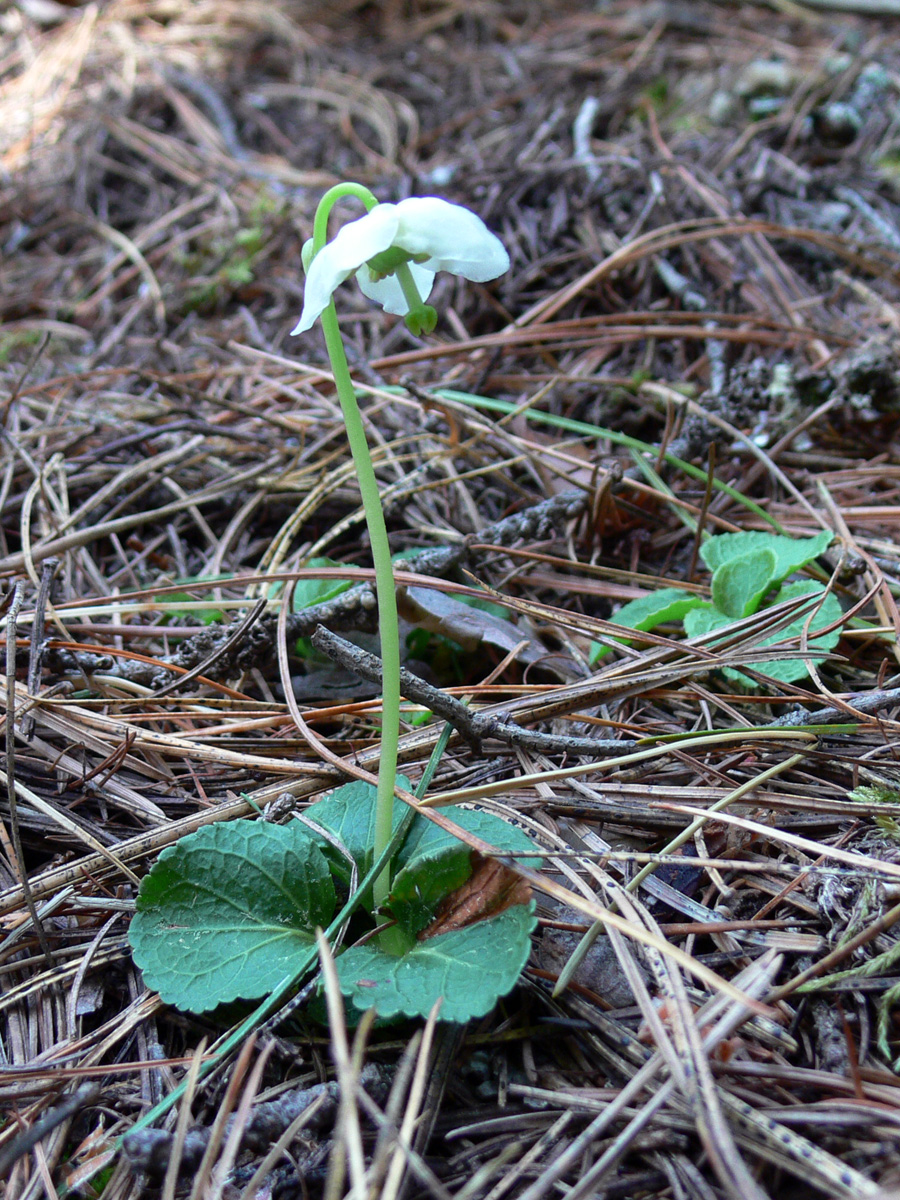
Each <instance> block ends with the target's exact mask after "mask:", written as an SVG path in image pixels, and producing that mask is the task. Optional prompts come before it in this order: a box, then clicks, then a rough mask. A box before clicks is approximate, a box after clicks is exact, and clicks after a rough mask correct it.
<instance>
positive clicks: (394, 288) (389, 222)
mask: <svg viewBox="0 0 900 1200" xmlns="http://www.w3.org/2000/svg"><path fill="white" fill-rule="evenodd" d="M393 250H396V251H399V252H401V253H399V254H396V255H389V256H387V258H388V262H384V261H382V262H380V263H378V262H376V263H375V264H372V265H371V266H370V265H369V264H370V263H371V260H372V259H373V258H376V256H379V255H383V254H384V252H385V251H393ZM401 262H408V263H409V269H410V271H411V272H412V277H413V281H414V282H415V284H416V287H417V288H418V290H419V295H420V296H421V298H422V300H423V301H425V300H427V299H428V296H429V294H430V292H431V288H432V284H433V282H434V276H435V273H436V272H437V271H452V272H453V274H454V275H462V276H464V278H466V279H471V280H473V281H474V282H476V283H483V282H484V281H485V280H487V279H496V278H497V276H498V275H502V274H503V272H504V271H506V270H508V269H509V255H508V254H507V253H506V250H505V248H504V246H503V243H502V242H501V241H500V239H499V238H498V237H495V236H494V234H492V233H491V232H490V230H489V229H488V227H487V226H486V225H485V224H484V222H483V221H482V220H481V218H480V217H477V216H476V215H475V213H473V212H470V211H469V209H467V208H463V207H462V206H461V205H459V204H450V203H449V202H448V201H447V200H439V199H438V198H437V197H436V196H420V197H418V196H417V197H412V198H410V199H409V200H401V201H400V203H399V204H379V205H376V207H375V208H373V209H372V210H371V212H368V213H366V215H365V216H364V217H360V219H359V220H358V221H351V222H350V224H349V225H344V226H343V228H342V229H341V230H340V231H339V232H338V234H337V236H336V237H335V238H333V239H332V241H330V242H327V243H326V244H325V245H324V246H323V247H322V249H321V250H320V251H319V253H318V254H317V255H316V257H315V258H314V259H313V261H312V263H311V264H310V266H309V273H308V274H307V276H306V287H305V289H304V294H303V312H302V313H301V314H300V320H299V322H298V323H297V326H296V328H295V329H292V330H291V332H292V333H304V332H305V331H306V330H307V329H311V328H312V326H313V324H314V323H315V320H316V318H317V317H318V316H319V314H320V313H321V312H322V311H323V309H325V308H326V307H327V305H328V302H329V301H330V300H331V296H332V293H333V292H334V290H335V288H337V287H338V285H339V284H341V283H343V282H344V280H345V279H347V278H349V276H350V275H352V274H353V273H354V272H356V278H357V280H358V282H359V286H360V287H361V288H362V290H363V292H364V294H365V295H366V296H368V297H369V299H370V300H375V301H377V302H378V303H379V304H380V305H381V306H382V308H384V309H385V311H386V312H389V313H396V314H397V315H399V316H405V315H406V314H407V313H408V312H409V305H408V303H407V301H406V297H405V296H404V294H403V290H402V288H401V287H400V283H399V281H398V280H397V277H396V275H394V274H393V273H392V270H393V269H394V268H396V266H398V265H399V264H400V263H401Z"/></svg>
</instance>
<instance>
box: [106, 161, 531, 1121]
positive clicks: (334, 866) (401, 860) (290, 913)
mask: <svg viewBox="0 0 900 1200" xmlns="http://www.w3.org/2000/svg"><path fill="white" fill-rule="evenodd" d="M344 196H352V197H355V198H356V199H358V200H361V201H362V203H363V204H364V206H365V207H366V209H367V215H366V216H365V217H363V218H362V219H361V220H359V221H354V222H352V223H351V224H349V225H347V226H345V227H344V228H343V229H342V230H341V231H340V232H339V233H338V234H337V236H336V237H335V238H334V241H333V242H331V243H328V241H327V234H328V216H329V213H330V212H331V209H332V207H333V205H334V203H335V201H336V200H338V199H340V198H341V197H344ZM508 263H509V260H508V257H507V254H506V251H505V250H504V249H503V247H502V245H501V244H500V242H499V241H498V240H497V238H495V237H494V235H493V234H492V233H490V232H489V231H488V230H487V228H486V227H485V226H484V225H483V223H482V222H481V221H480V219H479V218H478V217H476V216H475V214H474V213H470V212H469V211H468V210H467V209H464V208H460V207H459V206H458V205H454V204H448V203H447V202H446V201H443V200H438V199H436V198H434V197H426V198H423V199H418V200H404V201H402V202H401V203H400V204H378V202H377V200H376V199H375V197H374V196H373V195H372V193H371V192H370V191H369V190H368V189H367V188H364V187H361V186H360V185H359V184H352V183H347V184H341V185H339V186H338V187H335V188H332V189H331V190H330V191H329V192H327V193H326V194H325V196H324V197H323V198H322V200H321V202H320V204H319V207H318V210H317V212H316V218H315V224H314V227H313V237H312V241H311V244H309V245H308V246H307V247H305V248H304V266H305V267H306V269H307V271H308V275H307V286H306V295H305V304H304V308H303V316H302V318H301V320H300V324H299V325H298V327H297V329H298V331H301V332H302V331H303V330H306V329H310V328H311V327H312V324H313V323H314V322H315V320H316V319H317V318H320V319H321V321H322V330H323V332H324V334H325V343H326V346H327V348H328V354H329V357H330V359H331V364H332V368H333V371H334V381H335V387H336V389H337V393H338V397H339V399H340V402H341V409H342V412H343V415H344V422H345V425H346V428H347V438H348V441H349V443H350V449H351V452H352V455H353V460H354V464H355V466H356V472H357V478H358V479H359V486H360V493H361V496H362V501H363V507H364V510H365V515H366V523H367V525H368V529H369V538H370V542H371V546H372V559H373V563H374V566H375V582H376V588H377V593H378V619H379V629H380V634H381V655H382V725H381V747H380V761H379V771H378V786H377V787H374V786H372V785H370V784H369V783H368V782H363V781H354V782H353V783H348V784H344V785H343V786H342V787H339V788H337V789H336V790H335V791H334V792H333V793H332V794H331V795H330V796H327V797H325V798H324V799H322V800H320V801H318V802H317V803H316V804H314V805H312V806H311V807H310V808H309V809H307V811H306V813H305V821H304V822H303V823H301V822H292V823H291V824H289V825H286V826H277V825H271V824H269V823H267V822H266V821H262V820H260V821H226V822H222V823H221V824H215V825H214V826H211V827H209V828H205V829H200V830H198V831H197V832H196V833H194V834H189V835H188V836H186V837H183V838H181V839H180V840H179V841H178V842H177V843H176V845H174V846H171V847H168V848H167V849H166V850H164V851H163V852H162V853H161V854H160V856H159V858H158V860H157V862H156V863H155V864H154V866H153V868H152V869H151V871H150V872H149V874H148V875H147V876H146V877H145V878H144V880H143V881H142V883H141V888H140V892H139V894H138V898H137V905H136V908H137V911H136V915H135V917H134V920H133V921H132V923H131V927H130V931H129V937H130V940H131V944H132V948H133V951H134V958H135V962H136V963H137V964H138V966H139V967H140V968H141V969H142V971H143V972H144V978H145V980H146V981H147V983H148V984H149V985H150V986H151V987H155V988H156V989H157V990H158V991H159V994H160V996H161V997H162V998H163V1000H165V1001H167V1002H168V1003H171V1004H176V1005H178V1006H179V1007H182V1008H188V1009H190V1010H192V1011H195V1012H204V1011H208V1010H210V1009H213V1008H214V1007H215V1006H216V1005H218V1004H220V1003H222V1002H223V1001H231V1000H236V999H241V1000H254V999H257V998H258V997H261V996H265V995H267V994H270V996H269V1000H267V1001H264V1002H263V1003H262V1004H261V1005H260V1007H259V1009H258V1010H257V1011H256V1014H255V1015H254V1016H253V1018H252V1019H253V1021H254V1022H255V1021H257V1020H262V1019H264V1017H265V1016H267V1015H268V1014H269V1013H270V1012H271V1011H272V1005H273V1004H274V1003H275V1000H274V999H273V997H274V998H282V997H284V996H285V995H286V994H287V993H288V992H289V991H290V990H291V989H292V988H293V987H295V986H296V985H297V984H298V983H299V982H300V981H301V980H302V979H303V978H304V977H305V975H306V974H308V972H309V971H310V970H311V969H312V965H313V963H314V961H315V954H316V952H315V945H314V937H315V929H316V927H317V926H320V927H321V926H327V936H331V937H334V936H335V935H336V933H337V931H338V930H339V929H343V928H344V927H345V924H346V922H347V921H348V920H350V922H351V924H350V926H349V933H348V941H349V942H352V941H354V940H356V941H357V944H356V945H348V946H347V947H346V948H345V949H343V950H342V951H341V953H340V954H339V956H338V957H337V960H336V966H337V972H338V977H339V980H340V984H341V990H342V991H343V993H344V995H345V996H346V997H347V998H348V1000H349V1001H350V1004H351V1006H353V1007H354V1008H356V1009H358V1010H360V1011H362V1010H365V1009H368V1008H370V1007H374V1008H375V1009H376V1011H377V1012H378V1013H379V1014H380V1015H381V1016H385V1017H391V1016H425V1015H427V1014H428V1013H429V1012H430V1011H431V1010H432V1008H433V1006H434V1004H435V1002H436V1001H437V1000H438V999H440V1000H441V1001H442V1008H441V1019H442V1020H447V1021H466V1020H469V1018H471V1017H473V1016H482V1015H484V1014H485V1013H486V1012H488V1011H489V1009H490V1008H491V1007H492V1006H493V1004H494V1003H495V1002H496V1000H497V999H498V997H500V996H502V995H505V994H506V992H508V991H509V990H510V988H512V987H513V986H514V985H515V983H516V980H517V979H518V977H519V974H520V972H521V970H522V967H523V966H524V965H525V963H526V961H527V959H528V953H529V949H530V939H531V932H532V930H533V928H534V926H535V924H536V917H535V915H534V904H533V902H532V901H530V900H529V899H528V898H527V895H525V893H524V892H523V891H522V890H520V889H518V888H517V887H512V886H510V885H509V880H508V879H505V878H504V875H503V872H504V871H506V868H505V867H502V866H501V867H500V868H499V873H498V872H497V871H493V869H492V870H491V872H490V873H489V879H488V880H487V881H486V880H485V878H484V877H483V874H478V875H477V879H476V880H475V882H471V881H472V879H473V878H475V876H476V873H477V872H479V871H481V867H482V866H483V864H482V863H481V860H480V857H479V856H478V855H477V854H474V853H473V852H472V850H471V849H470V848H469V846H468V845H466V840H468V839H467V837H466V836H465V835H464V836H463V837H462V840H461V839H460V837H457V836H456V835H455V834H454V833H452V832H450V831H449V830H445V829H443V828H441V827H440V826H439V825H436V824H434V823H433V822H432V821H430V820H428V819H427V818H426V817H425V816H424V815H423V814H422V813H421V812H419V811H417V810H415V809H413V808H407V807H405V806H397V808H396V810H395V806H394V791H395V788H397V787H400V788H403V789H405V790H407V791H408V790H409V788H410V787H411V784H410V781H409V780H408V779H404V778H403V777H402V776H401V777H397V775H396V768H397V742H398V736H399V731H400V641H399V635H398V621H397V602H396V596H395V594H394V576H393V568H392V564H391V554H390V548H389V545H388V538H387V530H386V527H385V522H384V514H383V512H382V509H381V499H380V495H379V491H378V484H377V481H376V478H375V472H374V469H373V467H372V461H371V458H370V456H369V450H368V446H367V444H366V437H365V430H364V428H363V423H362V418H361V417H360V413H359V408H358V406H357V403H356V396H355V392H354V388H353V383H352V380H351V378H350V371H349V369H348V366H347V358H346V355H345V353H344V347H343V344H342V342H341V336H340V330H339V328H338V320H337V313H336V311H335V307H334V302H333V299H332V294H333V292H334V290H335V288H337V287H338V286H339V284H340V283H342V282H343V281H344V280H345V279H347V278H349V276H350V275H351V274H353V273H354V272H357V274H358V275H359V277H360V281H361V283H362V287H363V291H364V292H365V293H366V294H367V295H369V296H372V297H373V298H374V299H376V300H377V301H378V302H379V303H381V304H382V305H383V306H384V307H385V308H386V309H388V311H390V312H396V313H399V314H405V316H406V321H407V324H408V325H409V327H410V328H411V329H413V330H415V331H417V332H421V331H424V330H427V329H432V328H434V324H435V321H436V320H437V315H436V313H435V312H434V309H432V308H430V307H429V306H428V305H427V304H426V303H425V301H424V300H423V298H422V294H423V292H424V294H425V296H426V297H427V295H428V294H429V293H430V291H431V285H432V280H433V278H434V273H435V272H436V271H438V270H451V271H456V272H457V273H458V274H461V275H465V276H467V277H468V278H470V279H477V280H486V279H490V278H494V277H495V276H496V275H499V274H500V273H501V272H502V271H504V270H505V269H506V267H507V266H508ZM299 598H300V597H299V591H298V593H297V594H296V595H295V603H296V602H298V599H299ZM315 598H316V599H321V596H320V595H318V594H316V596H315ZM300 602H301V603H303V602H304V601H303V600H300ZM305 602H306V603H309V602H310V597H309V593H308V592H307V595H306V600H305ZM447 736H449V734H445V735H442V737H441V739H439V742H438V745H437V746H436V748H435V753H434V754H433V755H432V759H431V761H430V762H429V764H428V767H427V768H426V771H425V773H424V775H423V777H422V779H421V780H420V781H419V785H418V787H417V788H416V796H417V797H418V798H422V797H423V796H424V795H425V792H426V790H427V788H428V786H429V782H430V779H431V776H432V774H433V772H434V770H435V769H436V767H437V764H438V761H439V759H440V757H441V754H442V753H443V750H444V747H445V746H446V738H447ZM454 821H455V822H456V823H457V824H458V825H459V826H460V827H461V828H462V829H463V830H465V831H467V834H468V835H471V836H472V837H474V838H476V839H478V841H479V842H487V843H488V844H490V845H492V846H494V847H496V848H498V849H499V850H500V852H501V853H502V854H504V855H514V856H515V857H516V859H517V861H519V862H520V864H522V865H529V864H530V865H538V866H539V865H540V860H539V858H538V859H537V860H535V858H534V856H535V853H536V851H535V849H534V843H533V842H532V841H531V839H530V838H529V837H528V835H527V834H525V833H523V832H521V831H520V830H518V829H516V828H515V827H514V826H512V825H510V824H509V823H508V822H506V821H504V820H502V819H501V818H500V817H498V816H495V815H494V814H492V813H489V812H484V811H481V810H475V809H460V810H458V811H455V812H454ZM338 851H340V852H338ZM520 855H524V856H525V857H524V858H522V857H520ZM507 874H508V872H507ZM513 878H514V877H513ZM466 888H468V889H469V890H468V892H466V893H465V899H466V903H465V904H462V903H460V902H459V899H460V897H459V894H460V893H461V892H462V891H463V889H466ZM473 900H477V903H473ZM336 910H339V911H337V912H336ZM385 918H387V919H388V920H389V921H393V925H391V926H390V927H388V928H387V929H384V930H382V931H381V932H380V933H379V932H378V927H379V923H381V922H383V921H384V920H385ZM373 934H376V936H375V937H374V939H373V937H372V935H373ZM248 1020H249V1018H248ZM254 1027H255V1025H254ZM243 1028H244V1026H243V1025H242V1026H241V1029H243ZM226 1044H227V1045H228V1046H229V1047H232V1046H234V1045H235V1044H237V1042H236V1041H234V1040H233V1039H229V1040H228V1041H227V1043H226ZM167 1103H168V1101H167ZM160 1111H161V1107H160V1106H157V1109H154V1110H153V1113H152V1114H149V1116H148V1118H147V1119H148V1120H149V1119H150V1117H153V1118H154V1119H155V1116H156V1115H158V1114H159V1112H160Z"/></svg>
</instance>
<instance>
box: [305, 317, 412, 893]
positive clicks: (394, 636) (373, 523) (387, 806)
mask: <svg viewBox="0 0 900 1200" xmlns="http://www.w3.org/2000/svg"><path fill="white" fill-rule="evenodd" d="M322 329H323V331H324V333H325V345H326V347H327V348H328V357H329V358H330V359H331V369H332V371H333V373H334V383H335V387H336V388H337V394H338V399H339V400H340V402H341V411H342V412H343V414H344V424H345V425H346V427H347V440H348V442H349V443H350V453H351V454H352V455H353V464H354V466H355V467H356V474H357V478H358V480H359V491H360V495H361V496H362V502H363V509H364V510H365V514H366V524H367V526H368V529H369V542H370V544H371V546H372V563H373V565H374V567H375V586H376V589H377V593H378V631H379V634H380V636H381V670H382V683H381V749H380V752H379V758H378V799H377V801H376V805H375V846H374V851H375V857H376V858H377V857H378V856H379V855H380V854H381V852H382V850H383V849H384V847H385V846H386V845H387V844H388V842H389V841H390V837H391V817H392V813H393V809H394V778H395V775H396V771H397V742H398V741H399V738H400V629H399V622H398V620H397V597H396V595H395V593H394V569H393V566H392V564H391V548H390V545H389V543H388V535H387V527H386V526H385V523H384V513H383V512H382V509H381V495H380V493H379V491H378V481H377V480H376V478H375V471H374V468H373V467H372V459H371V457H370V455H369V446H368V443H367V442H366V431H365V429H364V428H363V423H362V417H361V416H360V412H359V405H358V404H357V403H356V392H355V391H354V388H353V381H352V379H351V378H350V368H349V367H348V365H347V356H346V354H345V353H344V343H343V342H342V341H341V331H340V328H339V327H338V319H337V312H336V311H335V307H334V302H333V301H332V302H331V303H330V304H329V305H328V307H327V308H326V309H325V311H324V312H323V313H322ZM390 881H391V880H390V867H389V866H386V867H385V869H384V870H383V871H382V873H381V874H380V875H379V876H378V878H377V879H376V880H375V886H374V888H373V894H374V898H375V904H376V906H377V905H378V904H380V903H381V902H382V901H384V900H385V899H386V898H387V894H388V891H389V890H390Z"/></svg>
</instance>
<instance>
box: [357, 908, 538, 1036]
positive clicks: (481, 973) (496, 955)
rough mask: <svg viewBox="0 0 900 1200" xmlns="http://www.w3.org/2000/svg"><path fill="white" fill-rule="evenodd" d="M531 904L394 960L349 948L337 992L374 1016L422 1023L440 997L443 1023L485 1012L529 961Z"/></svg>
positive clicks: (420, 944) (533, 919)
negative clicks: (414, 1020) (339, 991)
mask: <svg viewBox="0 0 900 1200" xmlns="http://www.w3.org/2000/svg"><path fill="white" fill-rule="evenodd" d="M536 924H537V918H536V917H535V915H534V905H533V904H517V905H515V906H514V907H512V908H508V909H506V911H505V912H502V913H500V914H499V915H498V916H496V917H492V918H491V919H490V920H487V921H477V922H476V923H475V924H474V925H467V926H466V927H465V928H464V929H455V930H453V931H452V932H451V933H442V934H439V935H438V936H437V937H433V938H429V939H428V940H427V941H424V942H417V943H416V945H415V946H414V947H413V949H412V950H410V951H409V952H408V953H407V954H404V955H402V957H400V958H394V957H393V956H392V955H390V954H385V952H384V951H383V950H381V949H380V948H379V947H378V946H376V945H371V944H370V945H367V946H351V947H350V949H349V950H346V951H345V952H344V953H343V954H342V955H340V957H339V958H338V960H337V972H338V978H339V979H340V983H341V991H342V992H343V993H344V995H345V996H348V997H349V998H350V1000H351V1002H352V1003H353V1005H354V1006H355V1007H356V1008H359V1009H363V1010H364V1009H367V1008H374V1009H375V1010H376V1012H377V1013H378V1015H379V1017H393V1016H399V1015H402V1016H407V1017H425V1016H427V1015H428V1013H429V1012H430V1011H431V1009H432V1007H433V1005H434V1002H435V1001H436V1000H437V999H438V997H443V1004H442V1005H441V1010H440V1014H439V1015H440V1019H441V1020H442V1021H454V1022H463V1021H468V1020H470V1019H471V1018H472V1017H482V1016H484V1014H485V1013H487V1012H490V1010H491V1009H492V1008H493V1006H494V1005H495V1004H496V1002H497V1000H498V999H499V998H500V997H501V996H505V995H506V993H507V992H509V991H511V990H512V988H513V987H515V984H516V980H517V979H518V978H519V975H520V974H521V972H522V968H523V967H524V966H525V964H526V962H527V961H528V954H529V951H530V948H531V931H532V930H533V929H534V927H535V925H536Z"/></svg>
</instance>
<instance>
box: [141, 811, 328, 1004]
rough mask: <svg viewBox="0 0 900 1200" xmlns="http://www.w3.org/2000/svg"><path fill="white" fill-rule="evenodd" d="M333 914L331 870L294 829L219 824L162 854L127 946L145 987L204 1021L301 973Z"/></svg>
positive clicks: (305, 837)
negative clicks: (231, 1002)
mask: <svg viewBox="0 0 900 1200" xmlns="http://www.w3.org/2000/svg"><path fill="white" fill-rule="evenodd" d="M334 905H335V893H334V883H333V882H332V878H331V872H330V871H329V868H328V863H327V861H326V859H325V857H324V855H323V854H322V852H321V850H319V848H318V847H317V846H316V844H315V843H314V842H313V841H312V840H311V839H310V836H309V834H308V833H307V831H306V830H305V829H304V828H303V826H302V825H300V824H299V823H298V822H296V821H294V822H292V823H291V824H290V825H283V826H282V825H270V824H268V823H266V822H264V821H229V822H222V823H219V824H216V825H209V826H206V827H205V828H203V829H199V830H198V831H197V832H196V833H193V834H189V835H188V836H187V837H184V838H182V839H181V840H180V841H179V842H177V843H176V844H175V845H174V846H170V847H168V848H167V849H165V850H163V852H162V854H160V856H159V859H158V860H157V862H156V864H155V866H154V867H153V869H152V870H151V872H150V874H149V875H147V876H146V878H145V879H144V881H143V883H142V884H141V889H140V892H139V893H138V899H137V913H136V915H135V917H134V919H133V920H132V922H131V928H130V930H129V938H130V941H131V946H132V949H133V952H134V960H135V962H136V963H137V965H138V966H139V967H140V968H141V970H142V971H143V973H144V980H145V982H146V984H147V986H148V987H151V988H154V989H155V990H156V991H158V992H159V994H160V996H161V997H162V998H163V1000H165V1001H166V1003H167V1004H174V1005H175V1006H176V1007H178V1008H185V1009H188V1010H189V1011H191V1012H205V1011H207V1010H208V1009H211V1008H215V1007H216V1005H218V1004H221V1003H223V1002H224V1001H229V1000H236V999H238V998H239V997H240V998H242V999H244V1000H253V999H256V998H257V997H259V996H265V995H267V994H268V993H269V992H271V991H272V990H273V989H274V988H275V987H276V986H277V985H278V984H279V983H280V982H281V981H282V980H283V979H284V978H285V976H287V975H290V974H292V973H294V972H298V971H299V970H300V969H301V967H302V965H303V963H304V961H305V960H306V959H307V957H308V954H309V949H310V947H311V946H312V945H313V943H314V940H315V935H314V930H315V928H316V926H317V925H322V926H324V925H327V924H328V922H329V920H330V919H331V916H332V914H333V912H334Z"/></svg>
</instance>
